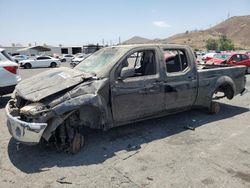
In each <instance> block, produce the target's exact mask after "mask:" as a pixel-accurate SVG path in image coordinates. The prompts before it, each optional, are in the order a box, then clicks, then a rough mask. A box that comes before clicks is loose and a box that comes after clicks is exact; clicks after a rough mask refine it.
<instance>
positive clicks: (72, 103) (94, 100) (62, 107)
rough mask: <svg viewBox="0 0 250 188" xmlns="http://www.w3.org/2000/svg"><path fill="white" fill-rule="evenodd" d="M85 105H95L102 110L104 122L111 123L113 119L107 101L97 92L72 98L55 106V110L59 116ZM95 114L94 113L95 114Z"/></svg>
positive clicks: (101, 115)
mask: <svg viewBox="0 0 250 188" xmlns="http://www.w3.org/2000/svg"><path fill="white" fill-rule="evenodd" d="M84 106H91V107H95V108H97V109H98V110H99V112H100V118H101V122H102V124H109V123H111V121H112V118H111V117H112V116H111V112H110V108H109V107H108V106H107V103H106V101H105V100H104V99H103V98H102V97H101V96H100V95H97V94H85V95H81V96H77V97H74V98H70V99H68V100H65V101H64V102H62V103H60V104H58V105H57V106H55V107H53V109H52V110H53V111H54V113H55V114H56V115H57V116H62V115H63V114H65V113H68V112H71V111H74V110H78V109H80V108H83V107H84ZM93 115H94V114H93Z"/></svg>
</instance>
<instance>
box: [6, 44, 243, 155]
mask: <svg viewBox="0 0 250 188" xmlns="http://www.w3.org/2000/svg"><path fill="white" fill-rule="evenodd" d="M245 72H246V68H245V67H244V66H228V65H224V66H216V65H214V66H208V65H196V57H195V55H194V53H193V51H192V50H191V49H190V48H189V47H188V46H183V45H156V44H155V45H124V46H115V47H107V48H103V49H101V50H99V51H97V52H96V53H94V54H93V55H91V56H89V57H88V58H86V59H85V60H84V61H82V62H81V63H80V64H79V65H77V66H76V67H75V68H74V69H70V68H66V67H61V68H57V69H53V70H49V71H47V72H43V73H41V74H39V75H36V76H34V77H32V78H29V79H26V80H23V81H22V82H20V83H19V84H18V85H17V87H16V89H15V92H14V93H13V96H12V99H11V100H10V101H9V102H8V104H7V106H6V113H7V126H8V129H9V132H10V134H11V135H12V136H13V137H14V138H15V139H16V140H18V141H20V142H23V143H27V144H36V143H39V142H41V141H42V140H45V141H50V142H54V143H56V144H57V146H60V148H63V149H65V150H68V151H70V152H72V153H75V152H77V151H79V150H80V148H81V147H82V146H83V142H84V136H83V135H84V132H85V130H87V129H102V130H107V129H110V128H112V127H116V126H120V125H124V124H128V123H131V122H135V121H140V120H145V119H149V118H153V117H159V116H165V115H168V114H172V113H177V112H180V111H184V110H188V109H191V108H206V109H208V111H210V112H211V113H217V112H218V111H219V108H220V106H219V104H218V103H216V102H214V100H216V99H220V98H223V97H226V98H228V99H232V98H233V97H234V96H235V95H238V94H240V93H243V92H244V90H245V82H246V79H245Z"/></svg>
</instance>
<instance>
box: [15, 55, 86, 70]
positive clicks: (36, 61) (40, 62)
mask: <svg viewBox="0 0 250 188" xmlns="http://www.w3.org/2000/svg"><path fill="white" fill-rule="evenodd" d="M88 56H89V54H88V55H87V54H82V53H80V54H76V55H75V56H74V55H70V54H63V55H62V56H61V57H57V58H56V57H51V56H46V55H41V56H37V57H35V56H33V57H29V56H27V55H15V56H13V57H12V58H13V59H14V60H15V61H16V62H17V63H18V64H19V65H20V67H23V68H26V69H30V68H36V67H52V68H53V67H57V66H59V65H60V64H61V63H70V65H71V66H72V67H74V66H76V65H77V64H79V63H80V62H81V61H82V60H83V59H85V58H86V57H88Z"/></svg>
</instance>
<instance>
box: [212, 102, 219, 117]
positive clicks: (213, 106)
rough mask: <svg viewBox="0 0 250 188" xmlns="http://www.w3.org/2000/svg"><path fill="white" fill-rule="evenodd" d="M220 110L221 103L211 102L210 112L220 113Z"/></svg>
mask: <svg viewBox="0 0 250 188" xmlns="http://www.w3.org/2000/svg"><path fill="white" fill-rule="evenodd" d="M219 112H220V104H219V103H217V102H213V101H212V102H211V106H210V108H209V114H218V113H219Z"/></svg>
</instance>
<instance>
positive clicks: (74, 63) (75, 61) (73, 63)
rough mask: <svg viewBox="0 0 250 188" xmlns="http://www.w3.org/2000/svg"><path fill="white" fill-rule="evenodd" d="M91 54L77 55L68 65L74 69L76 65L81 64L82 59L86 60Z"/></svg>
mask: <svg viewBox="0 0 250 188" xmlns="http://www.w3.org/2000/svg"><path fill="white" fill-rule="evenodd" d="M90 55H91V54H81V55H78V56H77V57H75V58H74V59H73V60H72V62H71V63H70V65H71V66H72V67H75V66H76V65H78V64H79V63H80V62H82V61H83V60H84V59H86V58H87V57H89V56H90Z"/></svg>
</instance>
